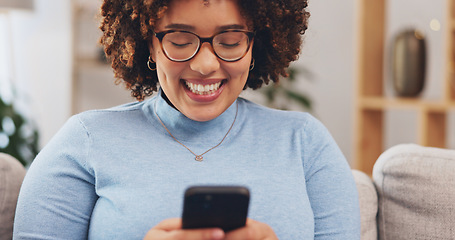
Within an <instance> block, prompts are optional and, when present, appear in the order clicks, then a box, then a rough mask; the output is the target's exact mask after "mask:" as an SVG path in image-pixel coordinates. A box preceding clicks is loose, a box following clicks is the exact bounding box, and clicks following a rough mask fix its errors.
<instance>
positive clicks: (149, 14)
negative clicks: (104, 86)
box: [100, 0, 309, 100]
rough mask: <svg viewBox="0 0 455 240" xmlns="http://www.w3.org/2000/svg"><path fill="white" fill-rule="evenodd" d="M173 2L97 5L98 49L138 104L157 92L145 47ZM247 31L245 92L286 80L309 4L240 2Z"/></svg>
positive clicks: (298, 0) (124, 0)
mask: <svg viewBox="0 0 455 240" xmlns="http://www.w3.org/2000/svg"><path fill="white" fill-rule="evenodd" d="M171 1H172V0H121V1H120V0H104V2H103V4H102V6H101V17H102V21H101V26H100V29H101V30H102V32H103V35H102V37H101V40H100V42H101V44H102V45H103V46H104V51H105V53H106V56H107V57H108V59H110V60H111V63H112V68H113V69H114V73H115V77H116V78H117V81H116V82H117V83H120V82H121V81H122V80H123V81H124V83H125V85H126V88H127V89H130V90H131V95H132V96H133V97H135V98H136V99H137V100H143V99H144V98H145V97H147V96H150V95H151V94H152V93H153V92H154V91H157V85H158V76H157V74H156V71H153V72H152V71H150V70H149V69H148V67H147V60H148V57H149V55H150V52H149V48H148V42H149V41H150V39H151V36H153V29H154V27H155V24H156V23H157V21H158V20H159V19H160V18H161V17H162V16H163V15H164V14H165V12H166V9H167V6H168V5H169V3H170V2H171ZM237 3H238V5H239V8H240V11H242V14H243V15H244V16H246V20H247V22H248V23H249V27H250V30H252V31H254V32H255V34H256V35H255V38H254V44H253V58H254V59H255V68H254V69H253V70H252V71H251V72H250V74H249V76H248V80H247V82H246V85H245V87H244V88H245V89H246V88H248V87H250V88H252V89H257V88H260V87H261V86H262V85H263V84H264V83H265V84H268V83H269V82H270V80H271V81H273V82H278V81H279V78H280V76H283V77H286V76H287V72H286V69H287V68H288V66H289V64H290V62H292V61H295V60H296V59H297V58H298V56H299V53H300V47H301V45H302V38H301V35H303V34H304V33H305V31H306V29H307V27H308V18H309V13H308V12H307V11H306V8H307V6H308V1H307V0H238V1H237Z"/></svg>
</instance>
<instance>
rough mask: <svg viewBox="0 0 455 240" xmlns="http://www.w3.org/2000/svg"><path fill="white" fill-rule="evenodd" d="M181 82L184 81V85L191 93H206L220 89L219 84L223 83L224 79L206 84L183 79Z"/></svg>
mask: <svg viewBox="0 0 455 240" xmlns="http://www.w3.org/2000/svg"><path fill="white" fill-rule="evenodd" d="M183 82H184V83H185V86H186V87H187V88H188V90H190V91H191V92H192V93H194V94H198V95H208V94H211V93H213V92H215V91H216V90H218V89H220V87H221V85H223V82H224V81H219V82H217V83H213V84H206V85H203V84H196V83H190V82H188V81H185V80H183Z"/></svg>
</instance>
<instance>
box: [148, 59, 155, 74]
mask: <svg viewBox="0 0 455 240" xmlns="http://www.w3.org/2000/svg"><path fill="white" fill-rule="evenodd" d="M150 64H155V62H154V61H153V60H152V58H151V56H149V60H148V61H147V67H148V68H149V69H150V71H155V70H156V65H155V68H152V67H150Z"/></svg>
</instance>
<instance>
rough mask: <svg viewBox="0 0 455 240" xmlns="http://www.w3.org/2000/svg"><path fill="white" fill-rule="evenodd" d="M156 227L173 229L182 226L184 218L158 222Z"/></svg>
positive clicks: (166, 229)
mask: <svg viewBox="0 0 455 240" xmlns="http://www.w3.org/2000/svg"><path fill="white" fill-rule="evenodd" d="M154 228H157V229H161V230H165V231H171V230H177V229H181V228H182V219H181V218H169V219H165V220H163V221H161V222H160V223H158V224H157V225H156V226H155V227H154Z"/></svg>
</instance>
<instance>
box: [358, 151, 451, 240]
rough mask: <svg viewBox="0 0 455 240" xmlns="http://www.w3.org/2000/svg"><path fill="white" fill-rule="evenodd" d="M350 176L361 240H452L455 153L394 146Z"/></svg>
mask: <svg viewBox="0 0 455 240" xmlns="http://www.w3.org/2000/svg"><path fill="white" fill-rule="evenodd" d="M353 174H354V178H355V180H356V184H357V188H358V191H359V200H360V209H361V224H362V225H361V231H362V240H376V239H381V240H400V239H407V240H408V239H412V240H415V239H416V240H423V239H425V240H430V239H441V240H449V239H450V240H455V150H448V149H440V148H430V147H422V146H419V145H415V144H403V145H397V146H395V147H392V148H391V149H388V150H387V151H385V152H384V153H383V154H382V155H381V156H380V157H379V159H378V160H377V161H376V163H375V165H374V168H373V176H372V178H370V177H369V176H368V175H366V174H365V173H363V172H360V171H357V170H353Z"/></svg>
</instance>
